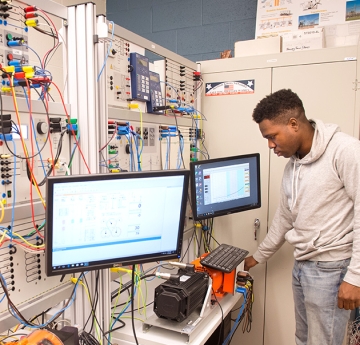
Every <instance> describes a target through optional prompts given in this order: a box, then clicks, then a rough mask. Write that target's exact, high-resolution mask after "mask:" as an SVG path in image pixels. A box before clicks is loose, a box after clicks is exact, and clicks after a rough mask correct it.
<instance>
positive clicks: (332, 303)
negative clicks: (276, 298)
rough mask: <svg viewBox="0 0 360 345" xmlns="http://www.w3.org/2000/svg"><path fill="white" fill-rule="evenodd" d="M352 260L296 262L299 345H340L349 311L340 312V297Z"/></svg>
mask: <svg viewBox="0 0 360 345" xmlns="http://www.w3.org/2000/svg"><path fill="white" fill-rule="evenodd" d="M349 263H350V259H345V260H341V261H296V260H295V264H294V269H293V279H292V285H293V294H294V302H295V321H296V332H295V341H296V344H297V345H341V344H342V342H343V339H344V336H345V330H346V324H347V321H348V320H349V317H350V310H345V309H339V308H338V306H337V294H338V290H339V287H340V284H341V282H342V281H343V279H344V276H345V273H346V270H347V267H348V265H349Z"/></svg>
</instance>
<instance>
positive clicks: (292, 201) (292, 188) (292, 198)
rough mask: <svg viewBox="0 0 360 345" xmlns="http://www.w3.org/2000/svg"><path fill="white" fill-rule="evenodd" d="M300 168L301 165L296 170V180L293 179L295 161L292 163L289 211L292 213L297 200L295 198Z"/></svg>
mask: <svg viewBox="0 0 360 345" xmlns="http://www.w3.org/2000/svg"><path fill="white" fill-rule="evenodd" d="M301 167H302V164H300V165H299V170H298V172H297V174H296V178H295V168H296V161H294V169H293V176H292V181H291V206H290V211H292V210H293V208H294V207H295V205H296V200H297V196H298V181H299V175H300V169H301ZM294 182H295V190H294ZM294 194H295V199H294Z"/></svg>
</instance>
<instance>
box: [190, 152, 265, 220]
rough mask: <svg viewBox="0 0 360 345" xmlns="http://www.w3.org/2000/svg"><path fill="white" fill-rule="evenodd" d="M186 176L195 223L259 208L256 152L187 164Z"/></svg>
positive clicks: (258, 158)
mask: <svg viewBox="0 0 360 345" xmlns="http://www.w3.org/2000/svg"><path fill="white" fill-rule="evenodd" d="M190 177H191V200H192V210H193V217H194V219H195V220H203V219H208V218H213V217H218V216H222V215H225V214H230V213H235V212H241V211H246V210H250V209H254V208H259V207H260V206H261V197H260V155H259V154H258V153H254V154H247V155H241V156H233V157H225V158H217V159H209V160H204V161H197V162H191V164H190Z"/></svg>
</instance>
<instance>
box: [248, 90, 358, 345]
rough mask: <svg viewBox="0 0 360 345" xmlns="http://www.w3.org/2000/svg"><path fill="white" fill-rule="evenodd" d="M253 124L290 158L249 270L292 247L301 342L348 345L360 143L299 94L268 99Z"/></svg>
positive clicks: (277, 94)
mask: <svg viewBox="0 0 360 345" xmlns="http://www.w3.org/2000/svg"><path fill="white" fill-rule="evenodd" d="M253 119H254V121H255V122H256V123H258V125H259V129H260V131H261V134H262V135H263V137H264V138H265V139H267V141H268V146H269V148H270V149H273V150H274V153H275V154H276V155H277V156H283V157H285V158H290V160H289V162H288V163H287V165H286V167H285V170H284V175H283V179H282V186H281V192H280V193H281V198H280V205H279V207H278V209H277V211H276V214H275V216H274V219H273V222H272V225H271V227H270V228H269V231H268V234H267V236H266V237H265V239H264V241H263V242H262V243H261V244H260V245H259V248H258V250H257V251H256V252H255V253H254V255H253V256H250V257H247V258H246V259H245V270H249V269H250V268H252V267H254V266H255V265H257V264H258V263H264V262H266V261H267V260H268V259H269V258H270V257H271V256H272V255H273V254H274V253H275V252H276V251H277V250H278V249H279V248H280V247H281V246H282V244H283V243H284V242H285V240H286V241H288V242H289V243H290V244H292V245H293V246H294V247H295V250H294V257H295V264H294V268H293V282H292V284H293V294H294V302H295V320H296V333H295V340H296V344H297V345H305V344H306V345H320V344H321V345H341V344H342V341H343V338H344V335H345V330H346V324H347V321H348V319H349V316H350V310H351V309H355V308H357V307H359V306H360V142H359V140H357V139H355V138H353V137H351V136H349V135H347V134H344V133H342V132H340V129H339V128H338V127H337V126H336V125H333V124H324V123H323V122H322V121H320V120H308V119H307V118H306V116H305V111H304V107H303V104H302V101H301V99H300V98H299V97H298V96H297V94H296V93H294V92H292V91H291V90H280V91H277V92H275V93H273V94H271V95H269V96H267V97H265V98H264V99H262V100H261V101H260V102H259V103H258V105H257V106H256V108H255V109H254V112H253Z"/></svg>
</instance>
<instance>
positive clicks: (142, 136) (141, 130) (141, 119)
mask: <svg viewBox="0 0 360 345" xmlns="http://www.w3.org/2000/svg"><path fill="white" fill-rule="evenodd" d="M139 112H140V133H141V138H142V140H141V142H142V145H143V146H144V133H143V115H142V111H141V109H140V107H139ZM148 135H149V134H148ZM140 168H142V148H141V153H140Z"/></svg>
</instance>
